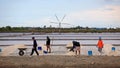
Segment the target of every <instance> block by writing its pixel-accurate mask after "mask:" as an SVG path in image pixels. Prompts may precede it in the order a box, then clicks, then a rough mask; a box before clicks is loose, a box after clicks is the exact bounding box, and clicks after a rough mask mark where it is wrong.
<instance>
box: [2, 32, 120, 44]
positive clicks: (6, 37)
mask: <svg viewBox="0 0 120 68" xmlns="http://www.w3.org/2000/svg"><path fill="white" fill-rule="evenodd" d="M33 36H34V37H35V38H36V40H37V42H38V44H45V43H46V36H49V37H50V38H51V44H62V45H63V44H64V45H66V44H68V43H69V42H72V41H73V40H76V41H79V42H80V43H81V44H96V43H97V41H98V38H99V36H101V37H102V39H103V41H104V43H105V44H120V33H62V34H61V35H59V34H57V33H48V34H44V35H40V34H38V35H31V34H30V33H0V45H15V44H25V45H31V44H32V40H31V37H33Z"/></svg>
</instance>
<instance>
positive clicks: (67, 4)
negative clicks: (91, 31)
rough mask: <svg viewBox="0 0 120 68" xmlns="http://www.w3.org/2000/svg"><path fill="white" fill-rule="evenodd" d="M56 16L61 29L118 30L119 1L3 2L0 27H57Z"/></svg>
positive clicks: (42, 0) (0, 2) (2, 0)
mask: <svg viewBox="0 0 120 68" xmlns="http://www.w3.org/2000/svg"><path fill="white" fill-rule="evenodd" d="M64 15H65V17H64ZM56 16H57V17H58V19H59V21H60V22H61V23H63V24H61V26H62V27H73V26H78V25H79V26H82V27H99V28H101V27H106V28H110V27H112V28H114V27H115V28H116V27H120V0H0V27H5V26H12V27H43V26H44V25H46V26H47V27H49V26H50V25H51V26H53V27H58V25H59V24H56V23H59V21H58V20H57V19H56ZM63 17H64V19H63V20H62V18H63ZM61 20H62V21H61ZM51 22H55V23H51ZM64 23H68V24H64Z"/></svg>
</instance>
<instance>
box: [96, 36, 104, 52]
mask: <svg viewBox="0 0 120 68" xmlns="http://www.w3.org/2000/svg"><path fill="white" fill-rule="evenodd" d="M103 46H104V44H103V41H102V39H101V37H99V40H98V43H97V47H98V51H99V52H100V53H102V48H103Z"/></svg>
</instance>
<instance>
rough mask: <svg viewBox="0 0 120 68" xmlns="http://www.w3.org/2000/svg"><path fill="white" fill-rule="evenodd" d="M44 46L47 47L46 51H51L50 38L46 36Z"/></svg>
mask: <svg viewBox="0 0 120 68" xmlns="http://www.w3.org/2000/svg"><path fill="white" fill-rule="evenodd" d="M46 47H47V52H49V53H51V47H50V38H49V37H48V36H47V40H46Z"/></svg>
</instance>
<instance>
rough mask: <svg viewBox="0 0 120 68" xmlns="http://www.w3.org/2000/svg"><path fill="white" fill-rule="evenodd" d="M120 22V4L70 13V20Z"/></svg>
mask: <svg viewBox="0 0 120 68" xmlns="http://www.w3.org/2000/svg"><path fill="white" fill-rule="evenodd" d="M75 21H76V22H80V21H91V22H95V21H96V22H98V21H99V22H105V23H106V22H113V21H114V22H120V6H110V5H107V6H105V7H104V8H99V9H93V10H86V11H77V12H73V13H70V14H69V22H75Z"/></svg>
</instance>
